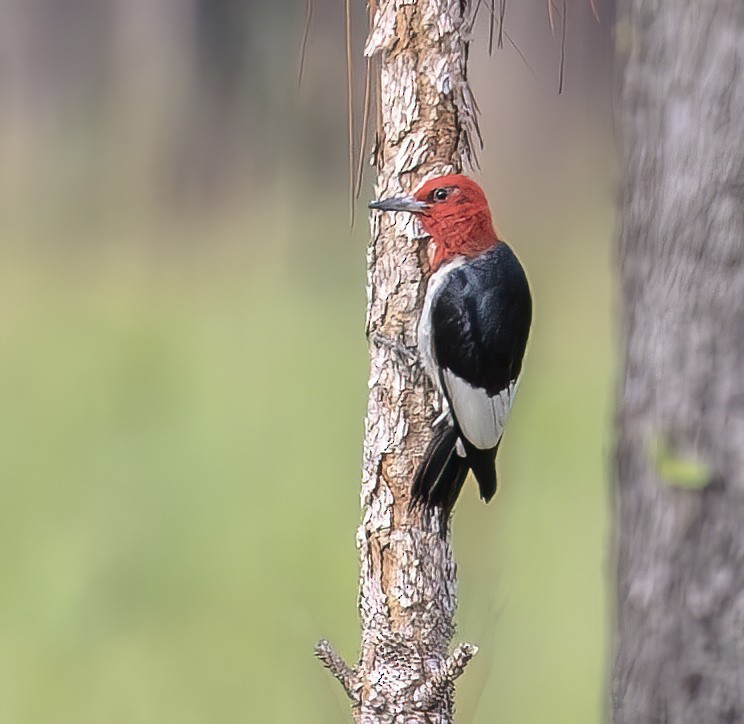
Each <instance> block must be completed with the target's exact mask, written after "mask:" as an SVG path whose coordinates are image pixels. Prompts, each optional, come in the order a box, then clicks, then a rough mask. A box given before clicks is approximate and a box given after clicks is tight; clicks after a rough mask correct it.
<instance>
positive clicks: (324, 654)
mask: <svg viewBox="0 0 744 724" xmlns="http://www.w3.org/2000/svg"><path fill="white" fill-rule="evenodd" d="M315 655H316V656H317V657H318V658H319V659H320V661H321V662H322V664H323V666H325V667H326V669H328V671H330V672H331V673H332V674H333V675H334V676H335V677H336V678H337V679H338V680H339V681H340V682H341V686H343V687H344V690H345V691H346V693H347V694H348V696H349V698H350V699H351V700H352V702H354V703H355V704H359V702H360V701H361V694H360V690H361V688H362V681H361V679H360V677H359V674H358V673H357V671H356V669H355V668H352V667H351V666H349V665H348V664H347V663H346V662H345V661H344V660H343V659H342V658H341V656H339V654H337V653H336V651H334V649H333V647H332V646H331V644H330V643H329V642H328V641H326V640H325V639H323V640H322V641H318V643H317V644H316V645H315Z"/></svg>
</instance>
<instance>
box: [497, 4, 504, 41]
mask: <svg viewBox="0 0 744 724" xmlns="http://www.w3.org/2000/svg"><path fill="white" fill-rule="evenodd" d="M505 15H506V0H500V5H499V41H498V47H499V48H503V47H504V17H505Z"/></svg>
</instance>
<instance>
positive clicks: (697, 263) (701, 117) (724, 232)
mask: <svg viewBox="0 0 744 724" xmlns="http://www.w3.org/2000/svg"><path fill="white" fill-rule="evenodd" d="M618 45H619V49H620V50H621V51H624V53H625V57H624V58H623V69H622V70H623V78H622V88H621V100H620V105H621V108H622V111H621V114H622V116H621V124H622V134H623V145H624V150H623V166H624V174H625V178H624V183H623V190H622V199H621V208H620V215H621V231H620V235H619V253H620V265H621V272H622V292H623V301H624V308H625V309H624V322H625V335H626V340H625V343H626V350H627V357H626V360H625V369H624V374H623V378H622V380H621V382H622V387H621V390H620V407H619V418H618V420H619V433H620V437H619V443H618V449H617V471H618V489H617V501H616V502H617V509H616V516H617V521H616V524H617V542H618V577H619V578H618V581H619V585H618V608H617V619H618V620H617V648H616V659H615V670H614V679H613V695H614V697H613V698H614V714H615V721H616V722H618V723H620V724H650V723H651V722H674V723H675V724H714V723H715V722H742V721H744V3H743V2H742V0H669V1H667V2H648V1H647V0H629V14H628V16H627V19H625V20H622V21H621V23H620V25H619V32H618Z"/></svg>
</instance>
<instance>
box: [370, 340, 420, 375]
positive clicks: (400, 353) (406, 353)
mask: <svg viewBox="0 0 744 724" xmlns="http://www.w3.org/2000/svg"><path fill="white" fill-rule="evenodd" d="M369 340H370V342H372V343H373V344H376V345H378V346H380V347H386V348H387V349H389V350H390V351H391V352H392V353H393V354H394V355H395V358H396V360H397V361H398V363H399V364H400V365H401V366H403V367H411V368H413V370H414V374H416V376H418V375H419V374H421V359H420V357H419V354H418V350H416V348H411V347H409V346H408V345H407V344H406V343H405V342H404V341H403V339H402V338H400V337H398V338H396V339H391V338H390V337H386V336H385V335H384V334H381V333H380V332H371V333H370V335H369Z"/></svg>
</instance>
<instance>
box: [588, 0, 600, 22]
mask: <svg viewBox="0 0 744 724" xmlns="http://www.w3.org/2000/svg"><path fill="white" fill-rule="evenodd" d="M589 5H590V6H591V8H592V15H594V20H595V21H596V22H599V10H597V0H589Z"/></svg>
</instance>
